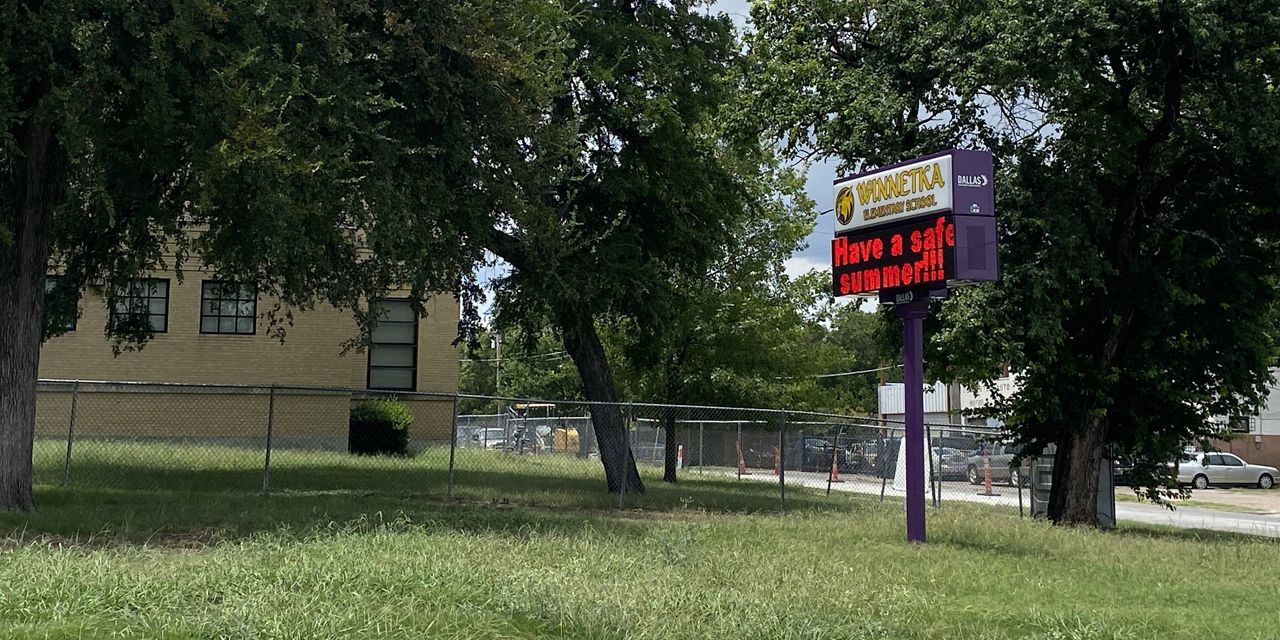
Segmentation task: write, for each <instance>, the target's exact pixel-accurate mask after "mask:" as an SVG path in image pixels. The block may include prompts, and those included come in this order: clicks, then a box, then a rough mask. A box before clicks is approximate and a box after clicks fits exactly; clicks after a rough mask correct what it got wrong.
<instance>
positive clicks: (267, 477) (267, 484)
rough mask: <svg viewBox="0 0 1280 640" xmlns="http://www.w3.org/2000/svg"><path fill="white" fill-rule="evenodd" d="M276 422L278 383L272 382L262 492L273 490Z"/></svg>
mask: <svg viewBox="0 0 1280 640" xmlns="http://www.w3.org/2000/svg"><path fill="white" fill-rule="evenodd" d="M275 422H276V385H274V384H272V385H271V389H270V390H269V391H268V392H267V446H266V456H265V458H264V459H263V462H262V493H263V494H264V495H265V494H266V493H267V492H269V491H271V432H272V431H274V430H275Z"/></svg>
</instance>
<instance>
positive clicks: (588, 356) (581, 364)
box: [560, 312, 644, 493]
mask: <svg viewBox="0 0 1280 640" xmlns="http://www.w3.org/2000/svg"><path fill="white" fill-rule="evenodd" d="M560 330H561V332H563V334H564V348H565V350H566V351H568V352H569V356H570V357H571V358H573V364H574V365H575V366H577V368H578V375H579V376H580V377H581V378H582V389H583V392H584V393H585V395H586V398H587V400H588V401H589V402H592V403H593V404H590V405H588V410H589V411H590V412H591V425H592V427H593V428H594V431H595V436H596V442H597V443H598V445H599V447H600V462H601V463H602V464H603V465H604V474H605V478H606V479H607V480H608V484H609V491H610V492H613V493H617V492H619V491H621V490H623V488H624V487H625V490H626V492H627V493H644V482H642V481H641V480H640V472H639V471H637V470H636V460H635V457H634V456H633V455H632V453H631V447H630V446H629V443H628V442H627V433H628V431H627V430H628V428H629V426H630V425H628V424H627V422H626V418H625V417H624V416H623V415H622V406H621V405H620V404H618V392H617V390H616V388H615V387H614V384H613V373H612V372H611V371H610V370H609V362H608V360H606V359H605V355H604V345H602V344H601V343H600V335H599V334H598V333H596V326H595V322H594V321H593V319H592V318H591V317H590V316H589V315H585V314H583V315H575V314H573V313H571V312H570V313H564V314H561V316H560ZM595 403H604V404H595Z"/></svg>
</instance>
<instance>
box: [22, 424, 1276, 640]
mask: <svg viewBox="0 0 1280 640" xmlns="http://www.w3.org/2000/svg"><path fill="white" fill-rule="evenodd" d="M171 449H173V448H172V447H170V448H168V449H166V454H165V455H163V456H162V455H160V453H159V452H157V451H155V450H150V449H148V448H147V447H145V446H142V445H138V448H137V449H134V450H132V451H128V452H126V451H124V450H121V449H112V451H115V452H116V453H113V454H111V455H106V452H107V449H106V448H105V447H104V451H103V452H102V453H103V455H101V456H98V457H97V458H95V457H94V454H93V452H92V451H91V450H90V451H86V452H85V454H84V459H83V462H84V464H83V465H81V466H80V467H79V468H78V469H77V468H75V467H73V486H72V487H69V488H59V487H54V486H52V485H41V486H40V488H39V496H38V498H39V501H40V504H41V511H40V512H39V513H38V514H35V515H30V516H17V515H0V539H3V540H4V542H2V543H0V544H3V549H4V550H3V551H0V638H6V639H7V638H16V639H21V638H41V639H57V638H97V637H120V638H371V637H375V638H544V637H547V638H601V639H604V638H619V639H621V638H654V639H662V640H668V639H671V638H700V639H701V638H723V639H726V640H737V639H756V638H804V639H820V638H893V639H897V638H907V639H910V638H1044V639H1061V638H1081V639H1084V638H1088V639H1093V638H1195V639H1197V640H1201V639H1204V638H1217V637H1222V638H1232V639H1238V638H1275V637H1277V636H1278V635H1280V606H1277V604H1278V602H1277V601H1278V599H1280V594H1278V592H1277V586H1276V584H1275V570H1276V568H1277V567H1280V544H1277V543H1276V542H1275V541H1274V540H1269V539H1260V538H1250V537H1246V536H1235V535H1228V534H1213V533H1203V532H1194V533H1193V532H1183V531H1171V530H1163V529H1150V528H1141V529H1139V528H1130V529H1126V530H1122V531H1118V532H1111V533H1097V532H1093V531H1085V530H1073V529H1066V528H1055V527H1051V526H1049V525H1046V524H1044V523H1042V522H1038V521H1032V520H1022V519H1019V518H1018V517H1017V515H1016V512H1012V511H1010V510H1007V509H993V508H984V507H981V506H976V505H962V504H955V503H951V504H946V505H945V506H944V507H943V508H942V509H941V510H930V512H929V516H930V521H929V526H930V543H929V544H928V545H925V546H923V547H913V546H907V545H906V544H904V543H903V541H902V538H903V532H902V515H901V505H900V504H895V503H892V502H886V503H884V504H881V503H879V502H878V501H877V500H875V499H874V498H872V497H870V496H859V495H848V494H841V495H833V496H832V497H830V498H828V497H826V496H824V495H822V494H821V493H819V492H816V491H805V490H802V489H798V488H797V489H790V490H789V491H788V494H789V499H790V500H789V504H790V506H791V508H790V509H789V510H788V511H787V512H785V513H778V512H777V502H776V490H777V489H776V487H774V486H772V485H769V484H765V483H755V482H741V483H739V482H737V481H734V480H732V479H724V478H714V479H712V478H698V477H696V474H687V475H686V476H685V481H684V482H682V483H681V484H680V485H678V486H675V487H671V486H662V485H661V484H660V483H658V482H657V479H656V478H655V477H652V476H651V477H649V478H648V480H649V484H650V487H651V489H650V491H649V492H648V493H647V494H646V495H645V496H643V497H637V496H633V497H631V498H629V499H628V505H629V508H628V509H626V510H622V511H620V510H618V509H617V498H616V496H607V495H603V494H602V493H601V492H600V486H599V485H600V483H601V481H600V480H599V475H600V474H599V471H598V469H597V468H596V467H595V466H594V464H595V463H582V462H578V461H576V460H557V461H554V462H552V461H547V460H536V459H530V458H524V459H520V460H518V461H512V460H510V459H508V458H502V457H500V454H488V453H484V452H466V453H467V454H468V455H467V456H465V458H466V459H465V460H464V459H462V458H460V459H459V468H460V469H464V470H465V472H460V473H459V476H458V484H457V491H456V495H458V496H459V497H460V498H461V499H460V500H455V501H448V500H445V499H443V497H442V496H443V493H444V484H443V482H444V480H445V478H444V476H443V474H442V473H441V471H440V468H439V467H440V465H439V462H440V461H439V459H438V458H433V457H432V456H435V455H436V454H428V455H427V456H423V457H420V458H415V459H412V460H379V459H353V458H350V457H349V456H344V455H340V454H323V455H302V454H298V455H296V456H292V457H291V456H288V455H281V456H279V460H278V464H279V466H278V467H277V466H276V465H277V460H276V459H273V473H272V479H273V485H274V484H275V482H276V481H277V479H278V481H279V483H280V484H279V488H278V490H276V491H274V492H273V493H271V494H270V495H266V496H260V495H257V494H256V493H255V492H254V489H255V487H259V488H260V484H261V468H260V466H258V465H260V464H261V461H260V460H259V461H258V462H257V464H256V465H250V464H249V463H250V461H251V458H252V457H251V456H250V457H246V458H245V459H243V460H241V459H239V458H236V457H235V456H232V455H229V454H228V452H225V451H216V450H215V449H213V448H207V447H202V448H191V450H190V451H185V450H183V451H172V450H171ZM294 458H296V459H294ZM215 461H221V462H216V463H215ZM464 462H465V464H463V463H464ZM178 463H184V464H186V465H187V467H186V468H187V470H186V471H184V472H181V473H174V472H168V471H167V468H168V467H170V466H172V465H175V464H178ZM500 464H501V467H502V468H503V469H505V470H506V471H505V473H498V472H497V471H496V469H497V468H498V466H499V465H500ZM94 465H97V466H94ZM485 465H488V469H489V470H488V471H486V470H485V469H486V467H485ZM77 470H79V473H78V474H77V473H76V472H77ZM91 470H93V471H95V473H96V475H91V474H90V471H91ZM254 471H256V472H257V475H256V478H257V485H255V484H254V483H253V479H254V477H255V475H254ZM45 475H46V476H47V475H49V470H47V469H46V470H45ZM55 475H56V474H55ZM277 476H278V477H277ZM77 477H78V478H80V479H79V480H76V478H77ZM91 478H97V479H98V481H97V482H94V481H91ZM227 489H235V490H234V491H231V490H227ZM504 500H505V501H506V502H504Z"/></svg>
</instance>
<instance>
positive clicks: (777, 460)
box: [773, 447, 782, 476]
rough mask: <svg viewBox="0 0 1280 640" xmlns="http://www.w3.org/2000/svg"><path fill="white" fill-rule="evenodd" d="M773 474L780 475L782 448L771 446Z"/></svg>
mask: <svg viewBox="0 0 1280 640" xmlns="http://www.w3.org/2000/svg"><path fill="white" fill-rule="evenodd" d="M773 475H775V476H780V475H782V450H780V449H778V448H777V447H774V448H773Z"/></svg>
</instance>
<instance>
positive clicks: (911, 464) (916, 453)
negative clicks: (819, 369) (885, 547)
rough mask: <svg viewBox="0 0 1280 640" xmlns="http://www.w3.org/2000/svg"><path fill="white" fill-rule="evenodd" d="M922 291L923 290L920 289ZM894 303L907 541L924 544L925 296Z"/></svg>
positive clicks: (926, 307) (926, 313)
mask: <svg viewBox="0 0 1280 640" xmlns="http://www.w3.org/2000/svg"><path fill="white" fill-rule="evenodd" d="M920 293H921V294H924V292H920ZM915 297H917V298H920V299H918V300H914V301H912V302H907V303H905V304H900V305H898V306H897V309H898V317H899V318H902V382H903V384H902V389H903V404H904V405H905V406H904V409H905V413H906V416H905V425H904V430H903V434H902V437H904V438H906V439H907V446H906V455H907V542H916V543H924V541H925V527H924V498H925V496H924V345H923V342H924V318H925V316H927V315H929V300H928V295H927V294H926V295H916V296H915Z"/></svg>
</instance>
